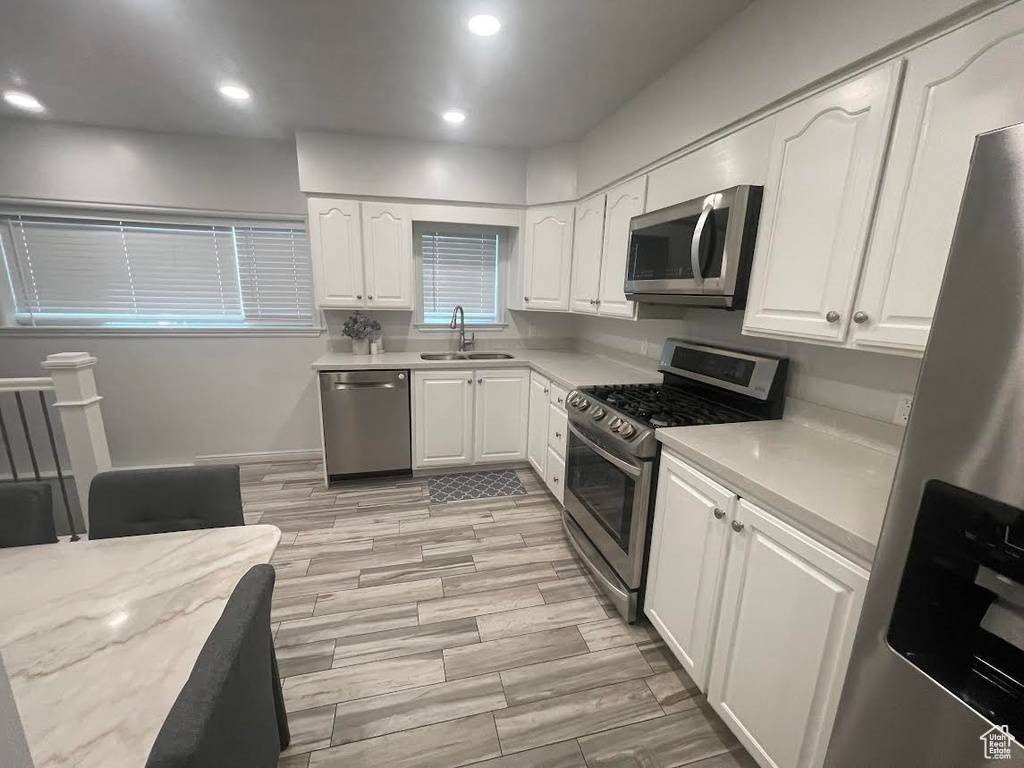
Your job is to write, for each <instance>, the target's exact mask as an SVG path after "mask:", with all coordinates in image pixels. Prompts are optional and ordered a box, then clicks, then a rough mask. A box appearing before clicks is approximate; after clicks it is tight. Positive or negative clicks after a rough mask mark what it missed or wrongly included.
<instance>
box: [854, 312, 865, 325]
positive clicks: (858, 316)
mask: <svg viewBox="0 0 1024 768" xmlns="http://www.w3.org/2000/svg"><path fill="white" fill-rule="evenodd" d="M867 321H868V313H867V312H854V313H853V322H855V323H856V324H857V325H860V324H861V323H866V322H867Z"/></svg>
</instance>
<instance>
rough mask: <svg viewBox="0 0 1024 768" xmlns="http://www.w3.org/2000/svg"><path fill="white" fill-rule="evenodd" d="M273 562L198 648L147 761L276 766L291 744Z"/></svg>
mask: <svg viewBox="0 0 1024 768" xmlns="http://www.w3.org/2000/svg"><path fill="white" fill-rule="evenodd" d="M273 591H274V569H273V567H272V566H270V565H257V566H255V567H253V568H251V569H250V570H249V572H248V573H246V574H245V575H244V576H243V577H242V579H241V580H240V581H239V582H238V586H237V587H235V591H234V592H233V593H232V594H231V597H230V598H228V602H227V605H226V606H225V607H224V613H223V614H222V615H221V617H220V620H219V621H218V622H217V625H216V626H215V627H214V628H213V632H211V633H210V637H209V639H208V640H207V641H206V644H205V645H204V646H203V649H202V650H201V651H200V652H199V657H198V658H197V659H196V663H195V666H194V667H193V668H192V674H191V675H189V678H188V681H187V682H186V683H185V685H184V687H183V688H182V689H181V693H179V694H178V698H177V699H176V700H175V702H174V705H173V706H172V707H171V711H170V713H169V714H168V716H167V719H166V720H165V721H164V724H163V726H162V727H161V728H160V732H159V733H158V734H157V737H156V741H155V742H154V743H153V748H152V750H151V751H150V753H149V759H148V760H147V761H146V766H147V768H207V767H208V766H218V768H234V767H235V766H237V768H261V767H262V766H266V767H267V768H273V767H274V766H276V765H277V762H278V758H279V756H280V754H281V750H283V749H284V748H285V747H287V746H288V742H289V740H290V735H289V732H288V719H287V715H286V713H285V709H284V697H283V696H282V694H281V681H280V678H279V677H278V672H277V659H276V657H275V655H274V643H273V640H272V638H271V635H270V599H271V596H272V594H273Z"/></svg>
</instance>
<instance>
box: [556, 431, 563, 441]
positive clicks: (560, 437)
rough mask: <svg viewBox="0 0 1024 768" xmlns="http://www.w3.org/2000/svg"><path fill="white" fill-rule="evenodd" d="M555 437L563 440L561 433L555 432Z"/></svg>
mask: <svg viewBox="0 0 1024 768" xmlns="http://www.w3.org/2000/svg"><path fill="white" fill-rule="evenodd" d="M555 437H557V438H558V439H559V440H561V439H562V433H561V432H555Z"/></svg>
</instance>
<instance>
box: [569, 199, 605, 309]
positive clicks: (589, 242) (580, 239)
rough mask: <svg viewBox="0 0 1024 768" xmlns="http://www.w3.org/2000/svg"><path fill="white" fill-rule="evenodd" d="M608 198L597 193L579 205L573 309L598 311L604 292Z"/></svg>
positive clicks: (577, 208)
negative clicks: (603, 270)
mask: <svg viewBox="0 0 1024 768" xmlns="http://www.w3.org/2000/svg"><path fill="white" fill-rule="evenodd" d="M604 198H605V196H604V195H596V196H594V197H591V198H588V199H586V200H584V201H583V202H582V203H580V204H579V205H577V206H576V229H575V232H574V233H573V238H572V290H571V292H570V297H569V309H570V310H572V311H573V312H586V313H587V314H595V313H596V312H597V297H598V295H599V294H600V292H601V249H602V248H603V246H604Z"/></svg>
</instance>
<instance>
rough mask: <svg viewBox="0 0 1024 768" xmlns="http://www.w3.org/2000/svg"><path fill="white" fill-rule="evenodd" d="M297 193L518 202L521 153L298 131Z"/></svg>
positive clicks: (522, 190)
mask: <svg viewBox="0 0 1024 768" xmlns="http://www.w3.org/2000/svg"><path fill="white" fill-rule="evenodd" d="M295 146H296V151H297V154H298V162H299V180H300V184H301V187H302V191H303V192H306V193H308V194H320V195H353V196H358V197H407V198H416V199H423V200H447V201H452V202H467V203H486V204H491V205H522V204H523V203H525V202H526V152H525V151H523V150H518V149H500V148H490V147H474V146H469V145H466V144H444V143H440V142H426V141H410V140H405V139H389V138H378V137H373V136H360V135H356V134H350V133H332V132H327V131H298V132H296V134H295Z"/></svg>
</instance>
